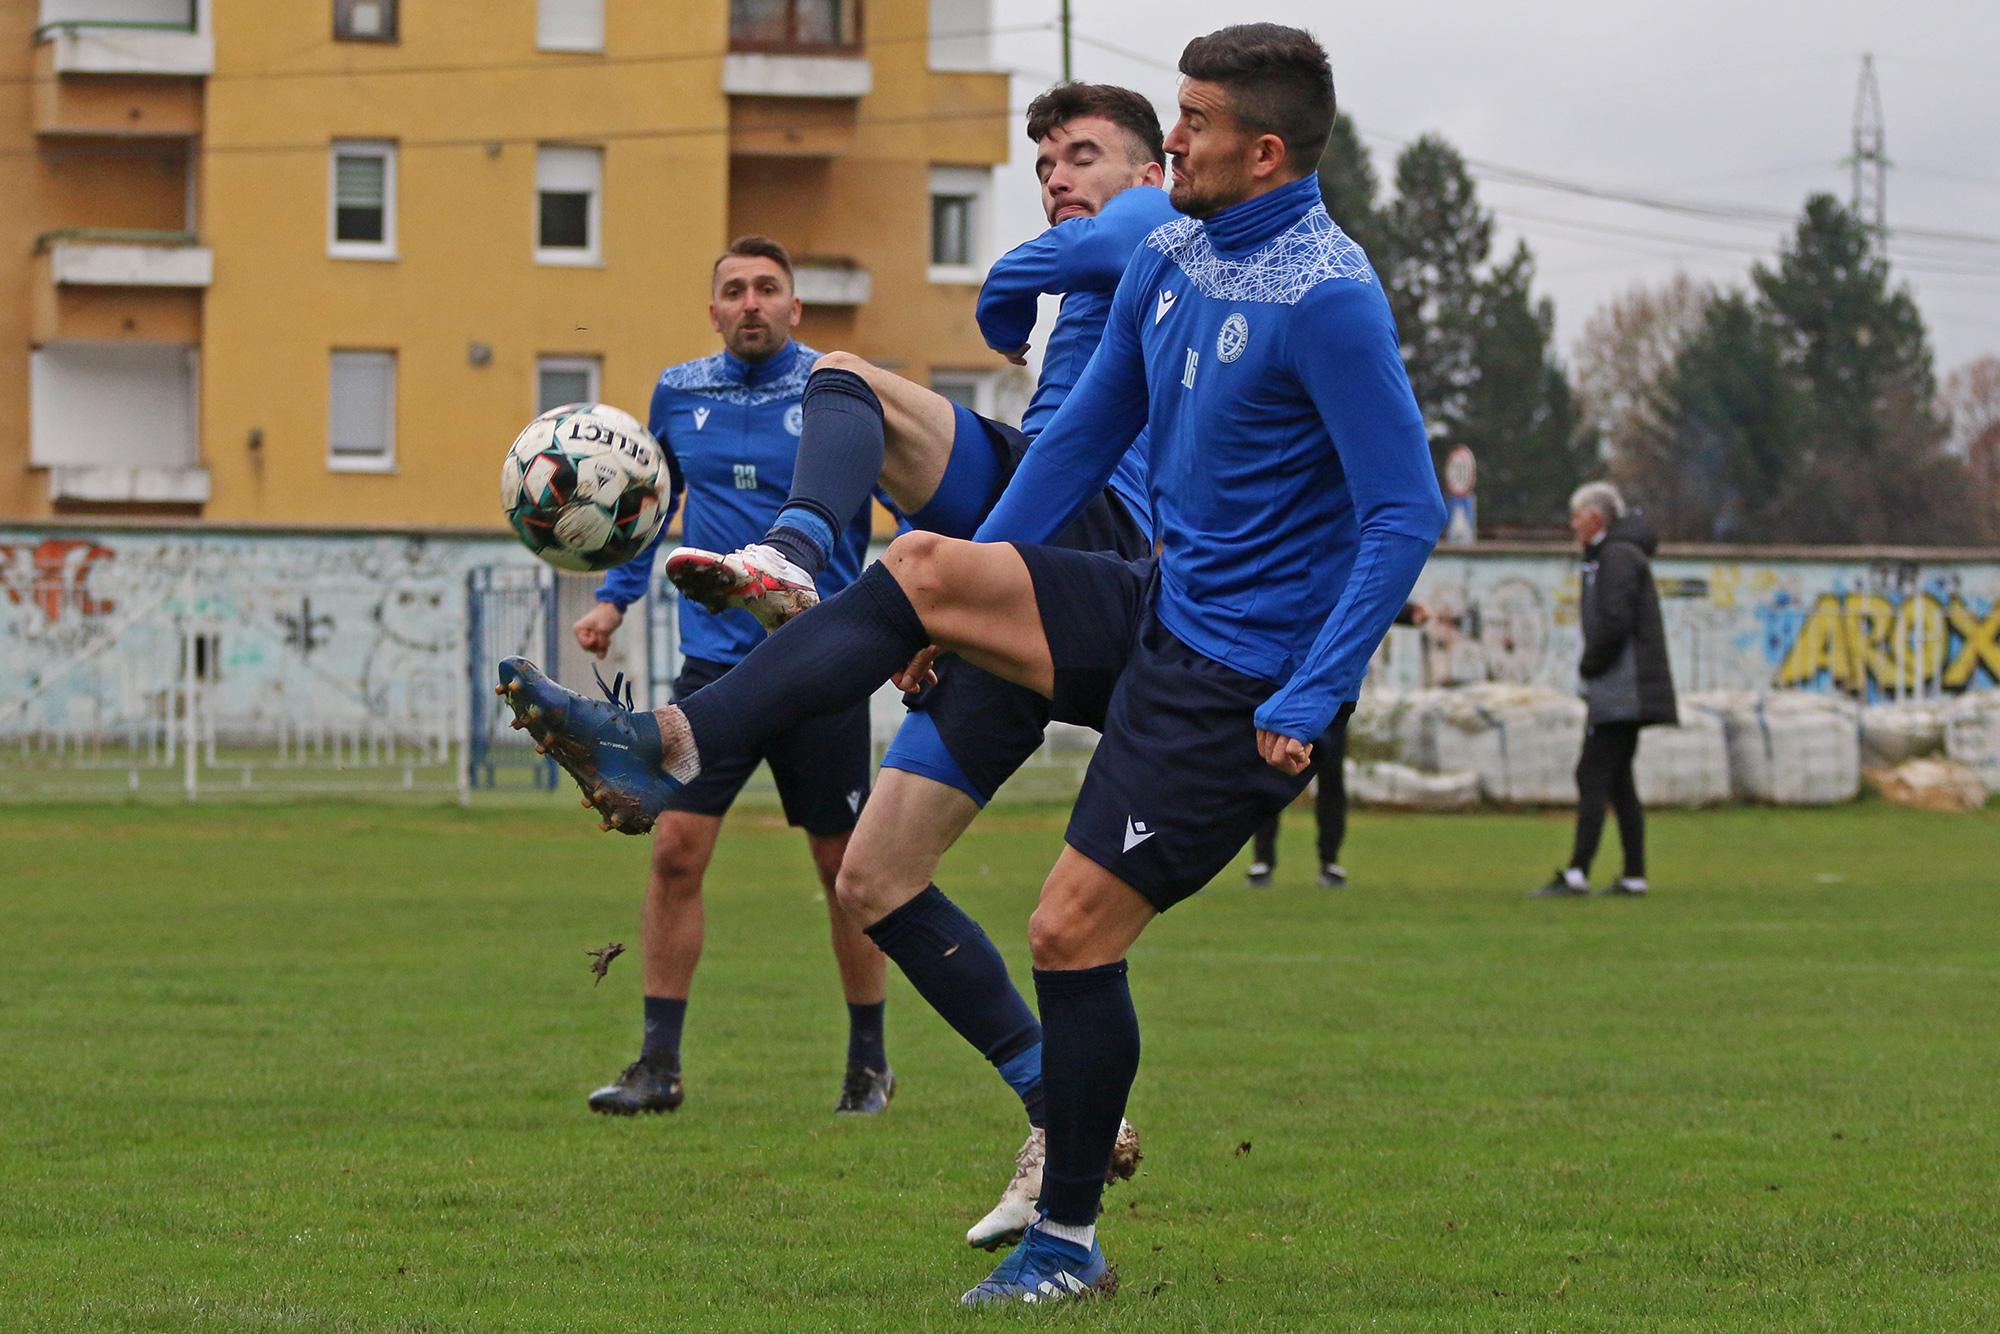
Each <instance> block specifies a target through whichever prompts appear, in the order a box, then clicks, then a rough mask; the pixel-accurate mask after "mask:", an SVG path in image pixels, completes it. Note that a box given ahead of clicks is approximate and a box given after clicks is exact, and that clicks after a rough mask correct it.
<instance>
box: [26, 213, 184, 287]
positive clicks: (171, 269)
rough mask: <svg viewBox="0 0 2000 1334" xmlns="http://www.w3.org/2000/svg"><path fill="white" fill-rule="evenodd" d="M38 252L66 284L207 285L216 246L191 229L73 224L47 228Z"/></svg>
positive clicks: (60, 282) (51, 274)
mask: <svg viewBox="0 0 2000 1334" xmlns="http://www.w3.org/2000/svg"><path fill="white" fill-rule="evenodd" d="M35 253H36V254H38V255H43V254H46V255H47V256H48V258H49V277H50V280H51V281H53V282H54V283H56V284H57V285H58V286H66V287H192V288H197V289H198V288H203V287H207V286H208V285H209V284H210V283H211V282H213V281H215V252H214V251H212V250H210V249H209V248H208V247H207V246H204V245H197V244H195V238H194V235H193V234H192V233H190V232H141V231H120V230H117V229H115V228H103V227H71V228H68V229H66V230H63V231H57V232H43V233H42V234H41V235H40V236H38V237H36V238H35Z"/></svg>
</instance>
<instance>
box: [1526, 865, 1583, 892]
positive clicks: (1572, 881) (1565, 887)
mask: <svg viewBox="0 0 2000 1334" xmlns="http://www.w3.org/2000/svg"><path fill="white" fill-rule="evenodd" d="M1589 893H1590V882H1589V881H1588V880H1585V879H1584V878H1583V872H1581V871H1579V870H1577V869H1576V868H1575V867H1574V866H1569V867H1564V868H1562V869H1561V870H1558V871H1557V872H1556V873H1555V876H1554V878H1552V879H1551V880H1550V881H1549V883H1548V884H1546V885H1543V886H1542V887H1541V888H1540V889H1534V890H1530V891H1528V897H1529V898H1531V899H1577V898H1582V897H1584V896H1585V895H1587V894H1589Z"/></svg>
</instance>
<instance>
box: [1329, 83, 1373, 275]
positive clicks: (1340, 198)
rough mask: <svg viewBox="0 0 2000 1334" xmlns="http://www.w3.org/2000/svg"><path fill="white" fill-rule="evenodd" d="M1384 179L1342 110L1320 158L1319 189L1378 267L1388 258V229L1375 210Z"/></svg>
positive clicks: (1335, 217)
mask: <svg viewBox="0 0 2000 1334" xmlns="http://www.w3.org/2000/svg"><path fill="white" fill-rule="evenodd" d="M1380 189H1381V182H1380V181H1379V180H1377V179H1376V176H1375V164H1374V161H1373V160H1372V159H1371V158H1370V157H1369V155H1368V149H1367V147H1366V146H1365V145H1363V144H1362V142H1361V135H1360V134H1359V133H1358V132H1357V131H1356V130H1355V128H1354V120H1353V118H1352V117H1350V116H1348V115H1347V113H1345V112H1342V113H1340V114H1339V115H1337V116H1335V117H1334V118H1333V133H1332V134H1331V135H1330V136H1328V138H1327V141H1326V152H1325V153H1323V154H1322V155H1321V156H1320V160H1319V193H1320V198H1321V199H1323V200H1324V201H1325V202H1326V211H1327V213H1328V214H1330V215H1331V216H1332V218H1333V220H1334V221H1335V222H1337V223H1339V224H1340V229H1341V230H1342V231H1344V232H1346V233H1347V234H1348V235H1349V236H1351V237H1353V238H1354V239H1355V241H1356V242H1358V243H1359V244H1360V246H1361V248H1362V249H1363V250H1366V251H1367V252H1368V258H1369V260H1370V261H1371V262H1372V263H1373V264H1374V265H1375V267H1376V268H1377V269H1378V270H1379V269H1381V268H1383V267H1384V266H1385V265H1386V264H1387V262H1388V258H1389V253H1388V247H1387V239H1388V237H1387V233H1386V231H1385V230H1384V228H1383V225H1382V219H1381V217H1380V215H1379V214H1378V213H1377V211H1376V205H1375V197H1376V195H1377V194H1378V193H1379V192H1380Z"/></svg>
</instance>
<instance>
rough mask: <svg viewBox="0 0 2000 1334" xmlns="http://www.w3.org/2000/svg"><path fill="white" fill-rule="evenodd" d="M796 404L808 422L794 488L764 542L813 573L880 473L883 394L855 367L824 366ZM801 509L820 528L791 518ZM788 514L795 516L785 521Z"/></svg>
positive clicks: (801, 439)
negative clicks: (837, 368)
mask: <svg viewBox="0 0 2000 1334" xmlns="http://www.w3.org/2000/svg"><path fill="white" fill-rule="evenodd" d="M801 408H802V411H803V412H804V416H805V423H804V426H803V427H802V428H801V430H800V432H799V453H798V460H797V462H795V463H794V464H793V465H792V493H791V495H790V497H789V498H788V499H787V500H786V501H785V508H784V510H782V511H780V512H779V514H778V521H777V522H776V523H775V524H773V525H772V526H771V531H770V532H769V533H766V534H765V536H764V541H765V542H766V543H767V544H768V545H770V546H774V547H777V548H778V549H779V550H780V551H783V552H784V553H785V555H786V557H787V558H788V559H789V560H791V561H792V563H793V564H795V565H798V566H800V567H801V568H803V569H804V570H806V571H807V572H808V573H810V574H818V573H819V572H820V571H821V570H823V569H825V568H826V562H827V558H828V556H829V555H830V554H831V552H832V547H833V536H832V535H833V534H835V533H838V532H839V531H840V530H841V529H843V528H845V527H846V526H847V525H848V523H849V522H850V521H851V520H852V519H853V518H854V516H855V515H856V514H858V513H859V512H860V510H861V507H862V506H863V505H865V504H867V503H868V493H869V492H870V491H872V490H874V488H875V482H876V479H877V478H879V477H880V476H881V475H882V454H883V450H884V448H885V445H884V430H883V425H882V400H881V399H879V398H877V397H876V396H875V391H874V390H873V389H870V388H869V387H868V381H866V380H864V379H862V378H861V377H860V376H858V375H856V374H855V373H854V372H853V371H843V370H836V369H834V368H832V367H828V368H826V369H824V370H817V371H814V372H813V373H812V376H811V377H810V378H809V379H807V381H806V392H805V398H804V399H803V401H802V403H801ZM798 511H804V512H805V513H807V514H810V515H812V516H813V517H815V518H817V519H818V520H819V522H820V528H819V529H814V528H812V527H810V526H809V525H806V524H800V523H798V522H796V519H797V517H798V516H797V512H798ZM787 513H791V514H792V517H793V519H794V522H787V519H786V515H787ZM822 530H823V531H824V532H825V534H826V537H825V539H824V540H822V539H821V537H820V532H821V531H822Z"/></svg>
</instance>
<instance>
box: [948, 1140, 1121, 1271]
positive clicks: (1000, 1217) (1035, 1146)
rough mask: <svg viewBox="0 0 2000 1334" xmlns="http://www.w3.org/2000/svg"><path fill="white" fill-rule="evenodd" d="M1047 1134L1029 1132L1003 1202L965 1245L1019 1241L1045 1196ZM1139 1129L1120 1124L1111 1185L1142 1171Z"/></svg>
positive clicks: (991, 1246) (988, 1246)
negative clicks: (1044, 1166) (1044, 1162)
mask: <svg viewBox="0 0 2000 1334" xmlns="http://www.w3.org/2000/svg"><path fill="white" fill-rule="evenodd" d="M1048 1151H1049V1145H1048V1136H1047V1134H1046V1132H1044V1131H1043V1130H1042V1129H1041V1128H1040V1127H1037V1128H1035V1129H1034V1130H1031V1131H1029V1132H1028V1140H1027V1143H1025V1144H1023V1145H1022V1146H1021V1151H1020V1152H1019V1153H1017V1154H1015V1155H1014V1179H1013V1180H1011V1181H1009V1182H1008V1183H1007V1188H1006V1189H1005V1190H1003V1191H1001V1192H1000V1202H999V1203H998V1204H996V1205H994V1206H993V1208H992V1209H991V1210H990V1211H988V1213H987V1215H986V1217H984V1218H982V1219H980V1220H979V1221H978V1222H977V1223H974V1224H973V1225H972V1226H971V1227H970V1228H969V1229H967V1231H966V1234H965V1244H966V1245H968V1246H972V1247H976V1248H977V1249H979V1250H982V1251H994V1250H998V1249H1000V1247H1002V1246H1011V1245H1012V1244H1013V1243H1015V1242H1017V1241H1019V1240H1020V1239H1021V1236H1022V1234H1023V1233H1024V1232H1026V1231H1027V1228H1028V1225H1029V1224H1030V1223H1032V1222H1034V1221H1035V1215H1036V1213H1038V1212H1039V1202H1040V1200H1041V1197H1042V1162H1043V1160H1044V1159H1045V1158H1047V1157H1048ZM1143 1157H1145V1155H1144V1154H1142V1153H1141V1152H1139V1132H1138V1131H1136V1130H1134V1129H1133V1128H1132V1123H1131V1122H1130V1121H1120V1122H1119V1123H1118V1139H1117V1140H1116V1142H1114V1143H1113V1144H1112V1146H1111V1165H1110V1167H1109V1168H1107V1169H1106V1170H1105V1173H1104V1181H1105V1184H1106V1185H1111V1184H1113V1183H1115V1182H1119V1181H1129V1180H1131V1179H1132V1174H1133V1173H1134V1172H1137V1171H1138V1170H1139V1160H1140V1159H1141V1158H1143Z"/></svg>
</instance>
